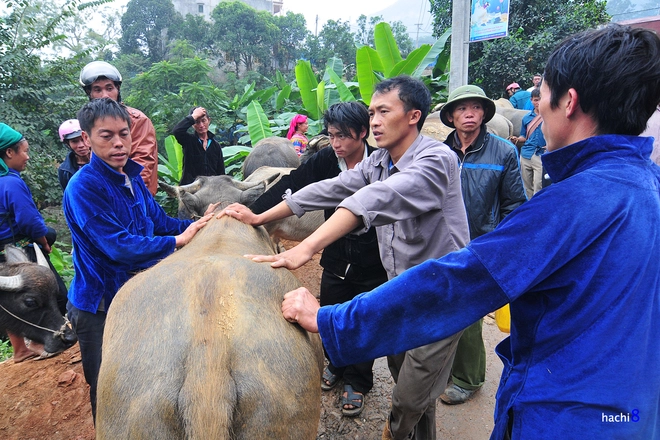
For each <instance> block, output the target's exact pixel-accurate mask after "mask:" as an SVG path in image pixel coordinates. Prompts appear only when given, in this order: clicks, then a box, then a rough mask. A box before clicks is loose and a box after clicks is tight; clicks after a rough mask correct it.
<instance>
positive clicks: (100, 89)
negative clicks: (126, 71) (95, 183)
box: [80, 61, 158, 195]
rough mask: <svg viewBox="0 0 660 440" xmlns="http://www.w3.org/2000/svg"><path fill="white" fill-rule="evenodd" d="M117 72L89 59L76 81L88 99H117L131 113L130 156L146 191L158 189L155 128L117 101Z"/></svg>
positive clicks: (141, 115) (118, 77)
mask: <svg viewBox="0 0 660 440" xmlns="http://www.w3.org/2000/svg"><path fill="white" fill-rule="evenodd" d="M121 81H122V78H121V74H120V73H119V71H118V70H117V69H116V68H115V66H113V65H112V64H110V63H106V62H105V61H92V62H91V63H89V64H87V65H86V66H85V67H83V69H82V70H81V71H80V85H81V86H82V88H83V90H84V91H85V93H87V96H88V97H89V99H90V101H91V100H92V99H98V98H111V99H112V100H114V101H117V102H119V103H120V104H121V105H122V106H123V107H124V108H125V109H126V111H127V112H128V114H129V115H130V117H131V139H132V140H133V141H132V143H131V153H130V159H132V160H133V161H135V162H137V163H138V164H139V165H141V166H142V171H141V172H140V176H142V180H143V181H144V184H145V185H146V186H147V189H148V190H149V192H150V193H151V194H152V195H154V194H156V191H157V190H158V144H157V143H156V130H155V129H154V124H152V123H151V119H149V118H148V117H147V116H146V115H145V114H144V113H142V112H141V111H140V110H138V109H135V108H132V107H129V106H127V105H124V104H123V103H122V102H121V91H120V88H121Z"/></svg>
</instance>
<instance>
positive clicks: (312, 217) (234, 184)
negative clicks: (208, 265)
mask: <svg viewBox="0 0 660 440" xmlns="http://www.w3.org/2000/svg"><path fill="white" fill-rule="evenodd" d="M293 169H294V168H278V167H260V168H258V169H257V170H255V171H254V172H253V173H252V174H251V175H250V176H249V177H248V178H247V179H245V181H243V182H240V181H238V180H235V179H232V178H231V177H229V176H203V177H198V178H197V180H195V181H194V182H193V183H191V184H189V185H185V186H178V187H175V186H170V185H167V184H166V183H164V182H159V185H160V187H161V188H162V189H163V190H164V191H165V192H167V193H168V194H169V195H170V196H172V197H176V198H177V199H178V200H179V218H193V217H198V216H201V215H202V214H204V211H205V210H206V208H207V207H208V206H209V205H210V204H212V203H217V202H238V203H242V204H243V205H247V206H249V205H250V204H251V203H252V202H254V201H255V200H257V198H258V197H259V196H260V195H261V194H263V193H264V192H265V191H266V189H267V188H270V187H271V186H272V185H274V184H275V183H276V182H277V181H278V180H279V179H280V177H281V176H282V175H285V174H288V173H290V172H291V170H293ZM324 221H325V219H324V217H323V212H322V211H312V212H308V213H307V214H305V215H304V216H302V217H300V218H298V217H295V216H292V217H287V218H284V219H282V220H276V221H274V222H271V223H268V224H266V225H264V226H265V227H266V230H267V231H268V233H269V234H270V235H271V236H272V237H273V239H274V240H275V242H278V241H279V240H280V239H285V240H293V241H302V240H304V239H305V238H307V237H308V236H309V235H310V234H311V233H312V232H314V231H315V230H316V229H317V228H318V227H319V226H321V224H322V223H323V222H324Z"/></svg>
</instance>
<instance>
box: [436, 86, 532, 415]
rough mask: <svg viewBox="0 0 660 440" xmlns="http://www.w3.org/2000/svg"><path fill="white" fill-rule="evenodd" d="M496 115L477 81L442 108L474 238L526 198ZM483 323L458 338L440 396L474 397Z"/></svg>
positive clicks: (482, 364)
mask: <svg viewBox="0 0 660 440" xmlns="http://www.w3.org/2000/svg"><path fill="white" fill-rule="evenodd" d="M494 115H495V103H494V102H493V101H491V100H490V99H488V97H486V94H485V93H484V91H483V90H482V89H481V88H479V87H477V86H473V85H467V86H462V87H458V88H457V89H456V90H454V91H453V92H452V93H450V95H449V99H448V101H447V104H445V105H444V107H442V109H441V110H440V119H441V120H442V122H443V123H444V124H445V125H447V126H449V127H452V128H455V130H454V131H453V132H451V133H450V134H449V137H448V138H447V140H445V143H446V144H447V145H449V146H450V147H451V149H452V150H453V151H454V153H456V155H457V156H458V161H459V164H460V165H459V167H460V170H461V189H462V191H463V201H464V202H465V210H466V211H467V216H468V224H469V227H470V240H474V239H475V238H477V237H480V236H482V235H484V234H486V233H487V232H490V231H492V230H493V229H495V227H496V226H497V225H498V224H499V223H500V222H501V221H502V220H503V219H504V217H506V216H507V215H509V214H510V213H511V211H513V210H514V209H516V208H517V207H518V206H520V205H521V204H522V203H523V202H524V201H525V200H526V198H525V190H524V188H523V183H522V179H521V175H520V168H519V166H518V157H517V152H516V149H515V147H514V146H513V145H512V144H510V143H509V142H508V141H506V140H504V139H502V138H500V137H498V136H495V135H494V134H491V133H489V132H488V131H487V130H486V122H488V121H490V120H491V119H492V117H493V116H494ZM482 324H483V320H482V319H480V320H479V321H477V322H475V323H474V324H472V325H471V326H470V327H468V328H466V329H465V331H464V332H463V335H462V336H461V339H460V341H459V342H458V348H457V350H456V357H455V358H454V365H453V368H452V381H453V384H451V385H450V386H448V387H447V389H445V392H444V394H442V395H441V396H440V400H441V401H442V402H443V403H446V404H450V405H455V404H459V403H463V402H465V401H467V400H469V399H470V398H471V397H472V396H473V395H474V393H475V392H476V391H477V390H478V389H479V388H481V386H482V385H483V384H484V382H485V380H486V348H485V347H484V341H483V338H482V336H481V328H482Z"/></svg>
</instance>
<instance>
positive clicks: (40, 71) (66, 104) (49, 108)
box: [0, 0, 87, 207]
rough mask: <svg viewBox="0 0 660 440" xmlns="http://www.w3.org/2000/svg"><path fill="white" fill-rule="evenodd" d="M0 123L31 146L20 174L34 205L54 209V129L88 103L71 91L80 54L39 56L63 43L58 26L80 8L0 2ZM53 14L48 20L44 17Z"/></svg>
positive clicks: (62, 151)
mask: <svg viewBox="0 0 660 440" xmlns="http://www.w3.org/2000/svg"><path fill="white" fill-rule="evenodd" d="M0 4H3V6H6V7H3V8H0V9H1V10H3V14H4V11H7V15H6V16H4V17H3V18H2V19H0V120H1V121H3V122H5V123H6V124H8V125H10V126H12V127H13V128H15V129H16V130H18V131H19V132H21V133H22V134H23V135H24V136H25V138H26V139H27V140H28V142H29V144H30V157H31V159H30V162H29V164H28V169H27V171H25V172H24V173H23V177H24V179H25V180H26V182H27V184H28V186H30V188H31V189H32V194H33V196H34V197H35V200H36V202H37V205H38V206H39V207H44V206H48V205H52V204H56V203H59V202H60V200H61V198H62V192H61V190H60V187H59V184H58V181H57V165H58V164H59V162H60V161H61V160H62V159H63V158H64V157H65V156H66V153H67V152H68V150H67V148H66V147H65V146H64V145H63V144H62V143H61V142H60V140H59V137H58V135H57V129H58V127H59V125H60V124H61V123H62V121H64V120H66V119H71V118H72V117H74V115H75V113H76V111H77V110H78V109H79V108H80V107H81V106H82V105H83V104H84V103H85V102H86V101H87V98H86V97H85V94H84V93H83V92H82V91H81V89H80V88H79V87H78V86H77V85H76V79H77V77H78V74H79V72H80V68H81V67H82V64H84V61H83V57H84V56H85V53H82V54H80V55H76V56H74V57H73V58H69V59H66V58H58V57H56V58H53V59H50V60H44V61H42V59H41V56H40V51H42V50H44V49H46V48H48V47H51V46H52V44H53V43H54V42H55V41H59V40H62V39H63V36H62V35H61V34H59V33H58V32H57V28H58V26H59V25H60V24H61V23H62V22H63V21H64V20H65V19H67V18H68V17H71V16H72V14H75V13H77V11H78V10H79V8H82V9H84V8H85V7H86V6H85V5H82V4H81V3H80V2H79V1H77V0H74V1H68V2H66V3H65V4H64V5H63V6H62V7H61V8H59V9H58V10H56V11H50V10H49V12H48V13H46V12H47V11H41V10H38V9H37V8H36V7H35V6H34V5H32V3H31V2H29V1H22V0H21V1H18V2H9V1H6V0H0ZM49 14H53V15H49Z"/></svg>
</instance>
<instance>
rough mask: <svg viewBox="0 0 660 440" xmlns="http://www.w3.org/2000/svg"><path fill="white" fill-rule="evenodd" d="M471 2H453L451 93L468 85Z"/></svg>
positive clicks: (455, 0)
mask: <svg viewBox="0 0 660 440" xmlns="http://www.w3.org/2000/svg"><path fill="white" fill-rule="evenodd" d="M469 41H470V0H454V1H452V14H451V55H450V58H449V62H450V68H449V93H451V92H452V91H453V90H455V89H456V88H458V87H460V86H464V85H466V84H467V80H468V61H469V58H470V47H469Z"/></svg>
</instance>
